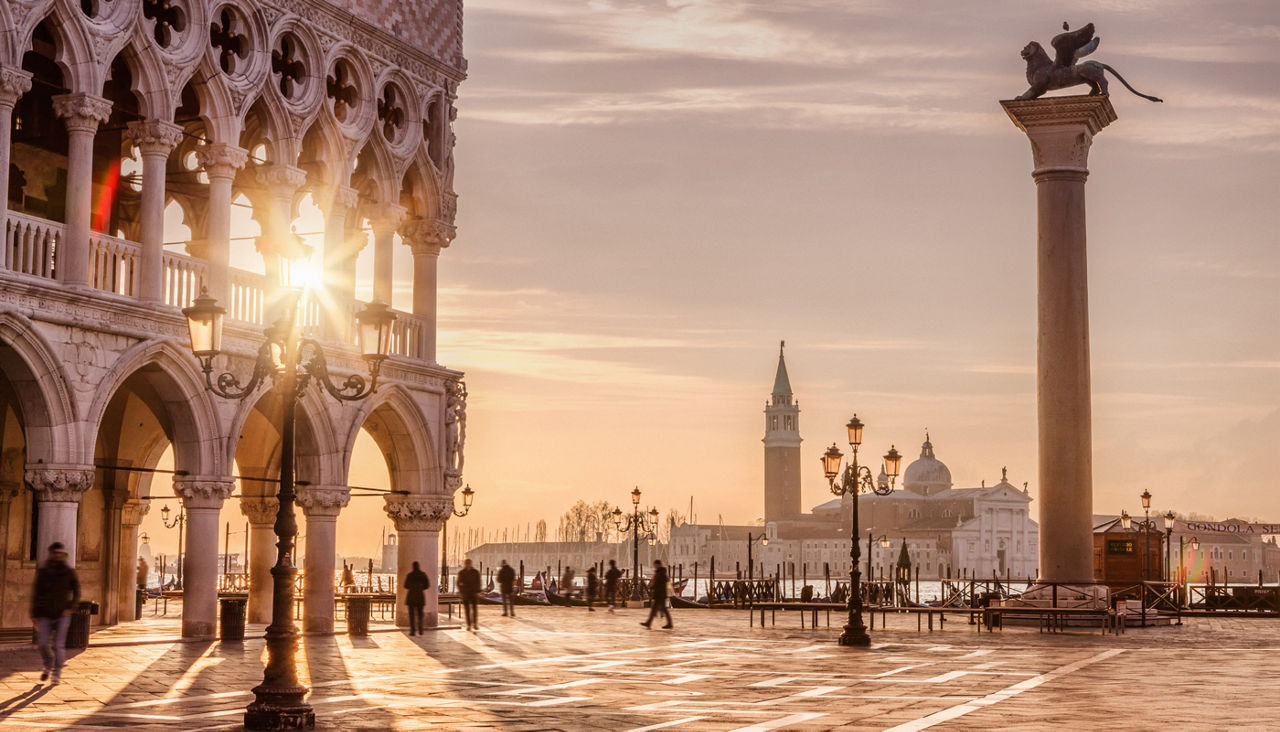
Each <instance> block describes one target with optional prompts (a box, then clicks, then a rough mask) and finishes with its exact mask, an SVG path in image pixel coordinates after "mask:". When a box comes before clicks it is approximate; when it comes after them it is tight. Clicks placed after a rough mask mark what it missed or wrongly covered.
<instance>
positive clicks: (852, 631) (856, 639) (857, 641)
mask: <svg viewBox="0 0 1280 732" xmlns="http://www.w3.org/2000/svg"><path fill="white" fill-rule="evenodd" d="M840 645H842V646H861V647H866V646H869V645H871V636H869V635H867V631H866V629H865V628H850V627H849V626H847V625H846V626H845V629H844V632H843V633H841V634H840Z"/></svg>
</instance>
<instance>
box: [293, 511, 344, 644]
mask: <svg viewBox="0 0 1280 732" xmlns="http://www.w3.org/2000/svg"><path fill="white" fill-rule="evenodd" d="M350 500H351V489H349V488H347V487H346V486H304V487H299V488H298V497H297V501H298V505H299V506H301V507H302V513H303V515H305V516H306V517H307V527H306V532H307V537H306V550H305V553H304V556H303V559H302V574H303V580H302V588H303V594H302V630H303V631H304V632H307V633H332V632H333V604H334V597H333V596H334V574H333V572H334V555H335V554H336V549H337V538H338V537H337V522H338V512H339V511H341V510H342V509H343V508H346V506H347V503H348V502H349V501H350Z"/></svg>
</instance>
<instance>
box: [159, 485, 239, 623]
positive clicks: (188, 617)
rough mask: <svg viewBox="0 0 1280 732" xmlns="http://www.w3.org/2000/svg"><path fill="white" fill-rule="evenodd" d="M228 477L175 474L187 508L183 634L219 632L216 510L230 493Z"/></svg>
mask: <svg viewBox="0 0 1280 732" xmlns="http://www.w3.org/2000/svg"><path fill="white" fill-rule="evenodd" d="M234 488H235V483H234V482H233V481H230V480H210V479H198V478H176V479H174V481H173V492H174V493H176V494H177V495H178V497H179V498H181V499H182V505H183V506H185V507H186V509H187V527H186V531H187V537H186V539H187V541H186V547H185V550H186V558H185V559H184V561H183V563H182V637H184V638H213V637H215V636H216V635H217V634H218V569H219V567H218V537H219V533H218V511H219V510H221V509H222V503H223V501H225V500H227V497H228V496H230V495H231V493H232V490H233V489H234Z"/></svg>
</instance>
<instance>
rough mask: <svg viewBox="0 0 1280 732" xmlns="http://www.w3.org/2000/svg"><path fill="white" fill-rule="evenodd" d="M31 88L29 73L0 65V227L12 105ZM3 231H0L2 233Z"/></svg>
mask: <svg viewBox="0 0 1280 732" xmlns="http://www.w3.org/2000/svg"><path fill="white" fill-rule="evenodd" d="M30 90H31V74H30V72H27V71H23V70H22V69H19V68H14V67H12V66H0V150H3V151H4V161H5V164H4V165H0V227H4V226H7V224H6V223H5V222H6V221H7V219H8V211H9V165H8V163H9V160H10V158H11V157H12V150H13V139H12V134H11V133H12V132H13V105H15V104H17V103H18V99H20V98H21V97H22V95H23V94H26V93H27V92H28V91H30ZM2 233H3V231H0V234H2Z"/></svg>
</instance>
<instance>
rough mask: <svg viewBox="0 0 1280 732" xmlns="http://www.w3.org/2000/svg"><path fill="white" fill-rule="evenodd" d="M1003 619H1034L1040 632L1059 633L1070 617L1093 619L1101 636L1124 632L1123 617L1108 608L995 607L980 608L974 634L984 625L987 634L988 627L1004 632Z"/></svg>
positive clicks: (1064, 627) (980, 630) (989, 629)
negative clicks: (1099, 626)
mask: <svg viewBox="0 0 1280 732" xmlns="http://www.w3.org/2000/svg"><path fill="white" fill-rule="evenodd" d="M1005 616H1012V617H1022V618H1035V619H1036V620H1037V621H1038V622H1039V628H1040V632H1041V633H1045V632H1048V633H1061V632H1062V631H1063V630H1065V629H1066V627H1067V625H1068V622H1069V621H1070V620H1071V619H1072V618H1096V619H1098V620H1100V621H1101V623H1100V625H1101V627H1102V634H1103V635H1106V634H1107V631H1108V630H1110V631H1112V632H1113V633H1115V634H1116V635H1120V634H1121V633H1123V632H1124V615H1123V614H1122V613H1117V612H1116V611H1115V610H1112V609H1111V608H1093V607H1007V606H996V607H988V608H983V609H982V623H981V624H980V625H978V632H979V633H981V632H982V628H983V627H984V626H985V627H986V629H987V632H988V633H990V632H991V630H992V628H995V627H999V628H1000V630H1002V631H1003V630H1004V622H1003V621H1004V618H1005Z"/></svg>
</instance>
